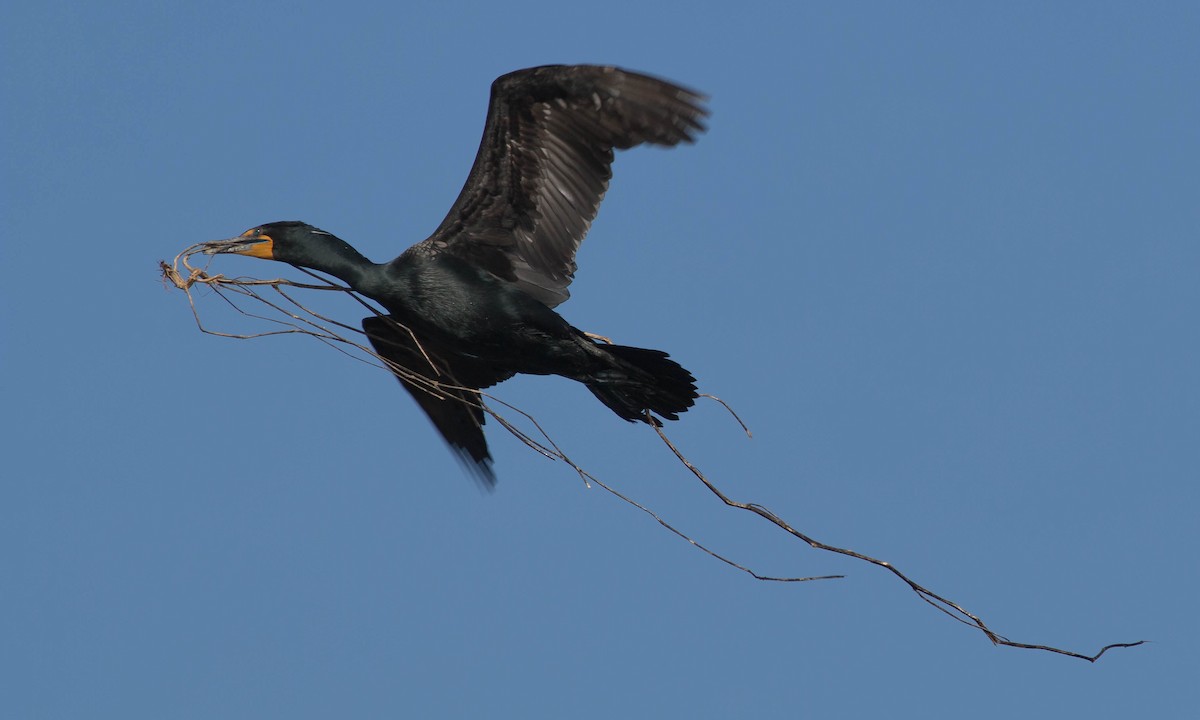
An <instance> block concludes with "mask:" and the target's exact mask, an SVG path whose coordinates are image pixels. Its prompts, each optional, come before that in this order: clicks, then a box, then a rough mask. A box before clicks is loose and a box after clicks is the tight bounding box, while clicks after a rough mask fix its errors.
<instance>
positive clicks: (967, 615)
mask: <svg viewBox="0 0 1200 720" xmlns="http://www.w3.org/2000/svg"><path fill="white" fill-rule="evenodd" d="M201 249H202V245H193V246H191V247H188V248H186V249H185V250H183V252H181V253H179V255H177V256H175V259H174V261H173V262H171V263H167V262H165V261H160V263H159V266H160V269H161V271H162V276H163V281H164V283H170V284H172V285H173V286H175V287H176V288H178V289H180V290H182V291H183V292H184V293H185V294H186V295H187V298H188V304H189V306H190V307H191V310H192V316H193V317H194V318H195V320H196V325H197V326H198V327H199V328H200V330H201V331H202V332H204V333H207V334H209V335H216V336H219V337H226V338H235V339H239V340H248V339H253V338H259V337H266V336H271V335H286V334H300V335H308V336H311V337H314V338H317V339H318V340H320V341H321V342H324V343H325V344H327V345H329V346H331V347H333V348H334V349H336V350H338V351H339V352H342V353H344V354H346V355H348V356H350V357H352V358H354V359H356V360H358V361H360V362H364V363H367V364H369V365H374V366H376V367H379V368H381V369H387V370H389V371H390V372H393V373H396V374H397V375H400V376H402V377H404V379H406V380H408V381H410V382H412V383H414V384H415V385H417V386H419V387H421V388H422V389H424V390H425V391H426V392H428V393H430V394H432V395H435V396H437V397H439V398H443V399H445V398H453V399H455V400H457V401H458V402H467V403H470V404H472V405H474V406H476V407H478V408H480V409H482V410H483V411H484V412H485V413H487V414H488V415H489V416H491V417H492V418H494V419H495V420H496V422H497V423H498V424H499V425H500V426H501V427H503V428H504V429H505V430H507V431H508V432H510V433H512V434H513V435H514V436H515V437H517V438H518V439H519V440H521V442H523V443H525V445H527V446H528V447H530V448H531V449H533V450H534V451H536V452H538V453H539V454H541V455H543V456H545V457H548V458H551V459H555V460H561V461H563V462H564V463H566V464H567V465H568V466H569V467H571V468H572V469H573V470H574V471H575V472H576V473H577V474H578V475H579V477H580V478H582V479H583V481H584V482H585V483H588V484H595V485H598V486H599V487H601V488H603V489H604V490H606V491H608V492H609V493H611V494H612V495H613V496H615V497H617V498H618V499H620V500H622V501H624V502H626V503H628V504H629V505H632V506H633V507H635V508H637V509H638V510H641V511H642V512H644V513H646V514H647V515H649V516H650V517H651V518H653V519H654V520H655V521H656V522H657V523H658V524H659V525H661V526H663V527H664V528H666V529H667V530H669V531H670V532H671V533H673V534H675V535H676V536H678V537H679V538H681V539H683V540H686V541H687V542H688V543H690V544H691V545H693V546H694V547H696V548H697V549H699V550H700V551H702V552H704V553H706V554H708V555H709V556H711V557H713V558H715V559H717V560H720V561H721V562H723V563H725V564H727V565H729V566H730V567H733V568H736V569H738V570H741V571H742V572H745V573H747V574H749V575H751V576H752V577H754V578H756V579H758V580H766V581H773V582H807V581H813V580H832V579H837V578H841V577H844V576H842V575H820V576H812V577H775V576H770V575H762V574H760V573H758V572H756V571H754V570H752V569H751V568H749V567H747V566H745V565H741V564H739V563H737V562H735V561H734V560H731V559H730V558H728V557H726V556H724V555H722V554H720V553H718V552H715V551H713V550H711V549H709V548H707V547H705V546H704V545H702V544H701V543H699V542H697V541H696V540H695V539H694V538H692V537H691V536H690V535H688V534H687V533H684V532H683V531H681V530H679V529H678V528H676V527H675V526H674V525H672V524H671V523H669V522H667V521H666V520H664V519H663V518H662V517H661V516H660V515H659V514H657V513H656V512H654V511H653V510H651V509H650V508H647V507H646V506H645V505H642V504H641V503H639V502H637V501H636V500H634V499H632V498H630V497H628V496H627V495H625V494H623V493H621V492H619V491H618V490H616V489H615V488H613V487H611V486H610V485H608V484H606V483H604V482H602V481H601V480H600V479H598V478H597V477H596V476H595V475H593V474H591V473H590V472H588V471H587V470H585V469H583V468H582V467H580V466H579V465H577V464H576V463H575V462H574V461H572V460H571V459H570V458H569V457H568V456H567V454H566V453H565V452H564V451H563V450H562V449H561V448H560V447H559V446H558V445H557V444H556V443H555V442H554V440H553V439H552V438H551V437H550V434H549V433H548V432H546V430H545V429H544V428H543V427H542V426H541V424H540V423H538V421H537V420H536V419H535V418H534V417H533V416H531V415H529V414H528V413H526V412H524V411H522V410H521V409H519V408H517V407H514V406H513V405H510V404H509V403H506V402H504V401H503V400H500V399H498V398H496V397H495V396H493V395H491V394H489V393H486V392H480V393H478V396H479V397H481V398H486V399H487V400H489V401H491V402H492V403H495V404H496V405H497V406H501V407H503V409H504V410H507V411H510V412H512V413H515V414H516V415H519V416H520V417H521V418H522V420H523V421H524V422H525V423H528V425H529V426H531V427H532V430H530V431H526V430H522V429H521V428H520V427H518V426H517V425H516V424H514V423H513V422H511V421H510V420H508V419H507V418H505V417H504V416H502V415H501V414H500V413H498V412H496V411H495V410H493V409H492V408H491V407H490V406H489V404H488V403H487V402H483V401H482V400H480V401H478V402H474V401H470V400H464V399H462V398H460V397H458V396H457V395H454V394H451V393H449V392H448V391H452V390H457V389H461V388H458V387H457V386H455V385H452V384H449V383H443V382H439V381H437V380H433V379H430V378H429V377H427V376H426V375H423V374H420V373H416V372H413V371H411V370H409V369H408V368H405V367H402V366H399V365H396V364H395V363H392V362H390V361H388V360H386V359H384V358H382V357H380V356H379V355H378V354H376V353H375V352H374V351H373V350H372V349H371V348H369V347H368V346H367V345H364V344H363V343H362V342H358V341H357V340H353V339H351V337H355V336H356V335H357V336H361V335H363V331H362V330H360V329H358V328H357V327H353V326H350V325H346V324H344V323H341V322H338V321H337V320H333V319H331V318H327V317H325V316H323V315H321V314H319V313H316V312H314V311H312V310H311V309H309V308H307V307H305V306H304V305H302V304H301V303H300V302H298V301H297V300H295V299H294V298H293V297H292V296H291V295H289V294H288V290H289V289H290V288H300V289H305V290H325V291H337V292H341V293H345V294H346V295H348V296H350V297H351V298H353V299H354V300H355V301H356V302H358V303H359V304H360V305H362V306H363V307H364V308H366V309H367V310H368V311H369V312H372V313H375V314H376V315H378V316H380V317H387V316H386V315H385V314H384V313H383V312H381V311H380V310H378V309H377V308H375V306H373V305H372V304H371V303H370V302H368V301H367V300H365V299H363V298H362V297H360V296H359V295H358V294H356V293H354V292H353V291H352V290H351V289H350V288H348V287H346V286H344V285H340V284H338V283H335V282H332V281H329V280H327V279H325V278H323V277H321V276H319V275H317V274H315V273H313V272H311V271H308V270H305V269H303V268H299V269H300V270H302V271H303V272H305V273H306V274H308V275H309V276H311V277H313V278H314V279H315V280H317V281H318V282H317V283H297V282H294V281H291V280H285V279H282V278H278V279H274V280H260V279H256V278H243V277H238V278H229V277H225V276H224V275H219V274H218V275H211V274H209V273H208V271H207V262H206V263H205V267H195V266H193V265H192V264H191V259H192V257H193V256H195V255H197V254H198V253H200V252H201ZM209 260H210V261H211V259H209ZM196 286H200V287H204V288H207V289H209V290H211V291H212V292H213V293H214V294H216V295H217V296H218V297H220V298H221V299H222V300H223V301H225V302H226V303H227V304H228V305H229V306H230V307H232V308H233V309H234V310H236V311H237V312H238V313H241V314H242V315H244V316H246V317H249V318H253V319H256V320H261V321H263V322H266V323H270V324H274V325H277V326H279V329H276V330H270V331H265V332H258V333H251V334H234V333H225V332H219V331H216V330H213V329H211V328H208V327H206V326H205V325H204V323H203V321H202V320H201V319H200V312H199V310H198V309H197V308H196V302H195V298H194V297H193V295H192V290H193V288H195V287H196ZM265 291H270V292H273V293H275V294H276V295H277V296H278V298H271V297H269V296H266V295H264V293H265ZM247 300H249V301H255V302H258V303H261V304H262V305H263V306H265V307H266V308H269V309H270V310H271V311H273V312H274V313H275V314H276V316H274V317H272V316H270V315H264V314H259V313H256V312H250V311H248V310H246V309H245V308H244V307H242V306H241V305H239V304H238V303H239V301H247ZM388 320H389V322H395V321H394V320H391V318H390V317H389V318H388ZM400 327H401V328H402V329H403V330H404V331H405V332H409V333H410V334H411V331H409V330H408V329H407V328H403V327H402V326H400ZM343 332H349V333H351V335H350V337H347V336H346V335H344V334H341V333H343ZM592 337H593V338H596V339H598V340H601V341H605V342H612V341H611V340H609V339H608V338H604V337H602V336H598V335H592ZM413 338H414V340H416V337H415V336H413ZM417 346H418V347H420V343H419V342H418V343H417ZM422 352H424V350H422ZM425 360H426V361H427V362H428V363H429V366H430V368H432V369H433V370H434V374H437V367H436V365H435V364H434V363H433V361H432V360H431V359H430V358H429V357H428V355H426V356H425ZM465 394H466V396H467V397H472V396H474V393H473V392H472V393H465ZM701 397H705V398H709V399H711V400H713V401H714V402H717V403H719V404H721V405H722V406H723V407H724V408H725V409H726V410H727V411H728V412H729V414H730V415H731V416H733V418H734V419H735V420H736V421H737V422H738V423H739V424H740V425H741V427H742V430H743V431H744V432H745V433H746V434H747V435H750V430H749V429H748V428H747V427H746V425H745V423H743V422H742V420H741V418H739V417H738V416H737V413H735V412H734V411H733V409H732V408H730V407H729V405H728V404H726V403H725V401H723V400H721V399H720V398H718V397H716V396H713V395H708V394H701ZM650 427H652V428H654V431H655V432H656V433H658V436H659V438H660V439H661V440H662V442H663V443H664V444H665V445H666V446H667V447H668V448H669V449H670V450H671V452H672V453H673V454H674V455H675V457H676V458H677V459H678V460H679V462H680V463H682V464H683V466H684V467H686V468H687V469H688V471H689V472H690V473H691V474H692V475H694V476H695V477H696V479H698V480H699V481H700V482H701V483H703V485H704V487H706V488H707V489H708V490H709V491H710V492H711V493H712V494H713V495H715V496H716V497H717V498H718V499H719V500H720V501H721V502H722V503H724V504H725V505H727V506H729V507H731V508H736V509H739V510H744V511H746V512H750V513H753V514H755V515H757V516H759V517H761V518H763V519H764V520H766V521H768V522H770V523H771V524H773V525H775V526H776V527H778V528H780V529H781V530H783V531H785V532H787V533H788V534H790V535H792V536H793V537H795V538H797V539H799V540H801V541H803V542H804V543H806V544H807V545H808V546H809V547H811V548H813V549H816V550H823V551H826V552H831V553H836V554H838V555H845V556H848V557H852V558H855V559H856V560H861V561H863V562H866V563H870V564H871V565H875V566H877V567H881V568H884V569H885V570H887V571H888V572H890V573H892V574H893V575H894V576H896V577H897V578H899V579H900V580H901V581H902V582H904V583H905V584H906V585H908V587H909V588H910V589H912V591H913V592H915V593H916V594H917V596H918V597H920V598H921V599H922V600H924V601H925V602H927V603H929V604H930V605H932V606H933V607H934V608H937V609H938V610H939V611H941V612H943V613H945V614H946V615H947V616H949V617H951V618H953V619H954V620H956V621H958V622H960V623H963V624H964V625H968V626H970V627H973V628H975V629H977V630H979V631H980V632H981V633H983V634H984V635H985V636H986V637H987V638H988V639H989V640H991V641H992V642H993V643H994V644H996V645H1001V646H1004V647H1012V648H1021V649H1026V650H1042V651H1045V652H1049V653H1055V654H1058V655H1065V656H1067V657H1073V658H1078V659H1080V660H1087V661H1088V662H1095V661H1096V660H1099V659H1100V657H1101V656H1102V655H1104V653H1106V652H1108V651H1109V650H1112V649H1113V648H1125V647H1134V646H1137V645H1141V644H1143V643H1144V642H1146V641H1144V640H1139V641H1137V642H1126V643H1110V644H1108V645H1105V646H1104V647H1102V648H1100V650H1099V651H1098V652H1096V653H1095V654H1094V655H1087V654H1084V653H1080V652H1075V651H1072V650H1064V649H1062V648H1057V647H1053V646H1050V645H1039V644H1032V643H1022V642H1015V641H1013V640H1009V639H1008V638H1006V637H1004V636H1003V635H1000V634H999V633H997V632H995V631H993V630H992V629H991V628H990V627H989V626H988V625H987V624H986V623H985V622H984V621H983V619H982V618H980V617H979V616H978V615H976V614H974V613H971V612H969V611H967V610H966V609H965V608H964V607H963V606H961V605H959V604H958V603H956V602H954V601H952V600H950V599H948V598H946V597H945V596H943V595H940V594H938V593H935V592H933V591H932V590H929V589H928V588H926V587H924V586H922V585H921V584H919V583H917V582H916V581H914V580H912V579H911V578H909V577H908V576H907V575H906V574H904V573H903V572H901V571H900V570H899V569H898V568H897V567H896V566H894V565H892V564H891V563H890V562H887V561H884V560H879V559H877V558H874V557H871V556H869V555H865V554H863V553H860V552H857V551H855V550H849V549H846V548H841V547H836V546H833V545H827V544H825V543H822V542H820V541H818V540H815V539H813V538H812V537H810V536H808V535H807V534H805V533H803V532H801V531H799V530H797V529H795V528H794V527H792V526H791V525H789V524H788V523H787V522H786V521H784V520H783V518H781V517H779V516H778V515H776V514H775V513H774V512H772V511H771V510H769V509H767V508H766V507H764V506H762V505H759V504H756V503H744V502H739V501H736V500H733V499H731V498H730V497H729V496H728V495H726V494H725V493H724V492H722V491H721V489H720V488H718V487H717V486H716V485H715V484H714V483H713V482H712V481H711V480H709V478H708V477H707V476H706V475H705V474H704V473H703V472H701V471H700V469H699V468H697V467H696V465H695V464H693V463H692V462H691V461H690V460H688V459H687V457H685V456H684V454H683V453H682V452H681V451H680V450H679V448H678V447H677V446H676V445H675V443H673V442H672V441H671V440H670V438H668V437H667V435H666V433H665V432H663V429H662V427H661V425H660V424H659V423H651V424H650Z"/></svg>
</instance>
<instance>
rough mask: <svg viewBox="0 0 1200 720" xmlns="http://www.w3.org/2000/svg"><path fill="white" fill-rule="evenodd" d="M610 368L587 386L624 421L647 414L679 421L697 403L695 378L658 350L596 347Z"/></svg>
mask: <svg viewBox="0 0 1200 720" xmlns="http://www.w3.org/2000/svg"><path fill="white" fill-rule="evenodd" d="M596 348H597V349H599V350H602V351H604V352H605V353H607V354H608V355H609V356H610V358H611V359H612V360H613V363H612V366H611V367H610V368H608V369H605V370H601V371H600V372H597V373H595V374H593V375H591V376H590V377H589V378H588V379H587V381H586V384H587V387H588V389H589V390H591V391H592V394H593V395H595V396H596V397H597V398H599V400H600V402H602V403H604V404H605V405H607V406H608V407H609V408H610V409H611V410H612V411H613V412H615V413H616V414H617V415H620V416H621V417H622V418H624V419H626V420H631V421H632V420H641V421H642V422H652V423H653V424H655V425H657V424H658V422H657V420H655V419H654V418H650V419H647V418H646V411H647V410H649V411H650V412H652V413H654V414H655V415H658V416H659V417H662V418H665V419H667V420H678V419H679V413H681V412H686V411H687V409H688V408H690V407H691V406H692V405H694V404H695V402H696V397H697V395H696V378H694V377H692V374H691V373H690V372H688V371H687V370H685V369H684V368H683V367H682V366H681V365H680V364H679V363H677V362H675V361H674V360H672V359H670V358H669V357H668V356H667V354H666V353H665V352H662V351H661V350H646V349H643V348H635V347H629V346H626V345H597V346H596Z"/></svg>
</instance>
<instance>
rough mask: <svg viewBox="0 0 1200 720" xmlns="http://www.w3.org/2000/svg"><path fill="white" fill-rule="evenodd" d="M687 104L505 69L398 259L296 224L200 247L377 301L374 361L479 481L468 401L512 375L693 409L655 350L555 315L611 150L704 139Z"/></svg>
mask: <svg viewBox="0 0 1200 720" xmlns="http://www.w3.org/2000/svg"><path fill="white" fill-rule="evenodd" d="M700 99H701V98H700V96H698V95H696V94H695V93H692V92H690V91H687V90H684V89H682V88H679V87H677V86H674V85H671V84H669V83H666V82H663V81H661V80H657V79H654V78H649V77H647V76H644V75H637V74H634V73H628V72H625V71H621V70H618V69H615V68H605V67H595V66H546V67H541V68H532V69H529V70H522V71H518V72H515V73H511V74H509V75H505V76H503V77H501V78H499V79H498V80H497V81H496V82H495V83H494V84H493V86H492V98H491V105H490V108H489V111H488V119H487V123H486V126H485V129H484V135H483V140H482V142H481V144H480V149H479V153H478V155H477V157H476V160H475V165H474V166H473V167H472V170H471V173H470V175H469V177H468V179H467V182H466V184H465V186H464V187H463V190H462V193H461V194H460V195H459V198H458V200H457V201H456V202H455V204H454V206H453V207H452V208H451V210H450V213H449V214H448V215H447V216H446V219H445V220H443V222H442V224H441V226H440V227H439V228H438V229H437V230H436V231H435V232H434V234H433V235H431V236H430V237H429V238H428V239H426V240H424V241H422V242H420V243H417V244H416V245H414V246H412V247H410V248H409V249H408V250H406V251H405V252H404V253H403V254H401V255H400V256H399V257H397V258H396V259H395V260H392V261H391V262H387V263H373V262H371V261H369V260H367V259H366V258H365V257H363V256H362V255H361V254H359V253H358V251H356V250H355V249H354V248H352V247H351V246H350V245H349V244H347V243H346V242H344V241H342V240H341V239H339V238H337V237H336V236H334V235H332V234H331V233H327V232H325V231H323V230H318V229H317V228H315V227H313V226H311V225H308V224H306V223H301V222H295V221H285V222H276V223H269V224H267V225H262V226H258V227H256V228H253V229H251V230H249V231H247V232H246V233H243V235H241V236H239V237H238V238H234V239H232V240H229V241H220V242H216V243H211V244H210V248H209V250H208V251H209V252H233V253H238V254H244V255H251V256H255V257H262V258H269V259H274V260H279V261H283V262H287V263H291V264H293V265H297V266H300V267H306V268H310V269H313V270H318V271H321V272H325V273H328V274H330V275H333V276H334V277H337V278H339V279H341V280H343V281H344V282H346V283H347V285H349V286H350V287H351V288H352V289H354V290H355V291H357V292H359V293H361V294H362V295H365V296H366V297H369V298H371V299H372V300H375V301H376V302H378V303H379V304H380V305H381V306H382V307H383V309H384V310H385V311H386V313H387V315H381V316H371V317H367V318H365V319H364V320H363V329H364V331H365V332H366V334H367V337H368V338H369V339H370V341H371V344H372V345H373V346H374V348H375V351H376V353H378V355H379V356H380V357H381V358H383V359H384V360H385V361H387V362H388V363H389V365H391V366H392V368H393V370H395V371H397V376H398V377H399V378H400V380H401V382H402V383H403V384H404V386H405V387H406V388H407V389H408V390H409V391H410V392H411V393H412V395H413V397H414V398H415V399H416V400H417V402H418V404H420V405H421V407H422V409H423V410H425V412H426V413H427V414H428V415H429V417H430V419H431V420H432V421H433V423H434V425H435V426H436V427H437V429H438V430H439V431H440V432H441V434H442V436H443V437H444V438H445V439H446V441H447V442H448V443H449V444H450V446H451V447H452V448H453V449H455V450H456V451H457V452H458V453H459V455H460V457H462V458H463V459H464V460H467V461H469V462H468V467H471V468H472V469H473V470H474V471H475V472H476V475H477V477H479V478H480V479H481V480H483V481H484V482H486V483H488V484H489V485H490V484H492V483H494V475H493V474H492V470H491V456H490V454H489V453H488V450H487V444H486V441H485V439H484V436H483V432H482V425H483V422H484V413H483V411H482V408H481V405H480V398H479V393H478V391H479V390H481V389H483V388H487V387H490V386H492V385H494V384H496V383H498V382H501V381H503V380H506V379H508V378H509V377H512V376H513V375H515V374H517V373H526V374H535V375H561V376H563V377H567V378H570V379H573V380H577V381H579V382H582V383H584V384H585V385H587V387H588V388H589V389H590V390H591V391H592V393H593V394H595V395H596V397H597V398H599V399H600V400H601V401H602V402H603V403H604V404H605V405H607V406H608V407H609V408H611V409H612V410H613V411H614V412H615V413H617V414H618V415H619V416H621V417H622V418H624V419H626V420H641V421H644V422H657V421H656V420H654V418H653V417H652V416H651V415H650V414H649V413H653V414H654V415H657V416H659V417H662V418H666V419H671V420H674V419H677V417H678V414H679V413H681V412H684V411H686V410H687V409H688V408H689V407H691V405H692V404H693V402H694V400H695V398H696V388H695V381H694V378H692V376H691V374H690V373H688V372H687V371H686V370H684V369H683V368H682V367H681V366H679V365H678V364H677V363H675V362H674V361H673V360H670V359H669V358H668V357H667V355H666V353H663V352H660V351H657V350H643V349H640V348H632V347H626V346H621V345H608V344H600V343H597V342H595V341H594V340H592V339H591V338H590V337H588V336H587V335H585V334H584V333H583V332H581V331H579V330H577V329H576V328H574V327H572V326H571V324H570V323H568V322H567V321H566V320H565V319H563V318H562V316H560V315H559V314H558V313H557V312H555V311H554V309H553V308H554V307H555V306H556V305H558V304H559V303H561V302H562V301H563V300H565V299H566V298H567V297H568V293H567V286H568V285H569V284H570V282H571V280H572V278H573V275H574V271H575V251H576V250H577V249H578V247H579V243H580V242H581V241H582V240H583V237H584V235H585V234H586V233H587V230H588V227H589V226H590V224H591V221H592V219H593V218H594V217H595V214H596V211H597V210H598V208H599V204H600V200H601V199H602V198H603V195H604V191H605V190H606V189H607V185H608V180H609V177H610V176H611V171H610V165H611V163H612V156H613V149H614V148H618V149H619V148H626V147H631V146H634V145H638V144H641V143H646V142H649V143H655V144H660V145H668V146H669V145H675V144H677V143H679V142H683V141H690V140H691V139H692V133H694V132H696V131H698V130H701V129H702V126H701V124H700V119H701V118H702V117H703V115H704V114H705V111H704V110H703V108H702V107H701V106H700V105H699V101H700ZM413 373H415V374H416V375H419V376H421V378H418V379H416V380H420V379H422V378H423V379H427V380H428V382H418V381H415V379H414V377H413V375H412V374H413ZM431 389H434V390H435V391H434V392H432V393H431V392H430V390H431Z"/></svg>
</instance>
